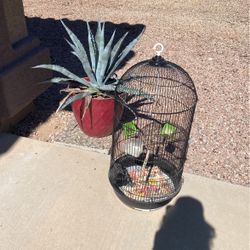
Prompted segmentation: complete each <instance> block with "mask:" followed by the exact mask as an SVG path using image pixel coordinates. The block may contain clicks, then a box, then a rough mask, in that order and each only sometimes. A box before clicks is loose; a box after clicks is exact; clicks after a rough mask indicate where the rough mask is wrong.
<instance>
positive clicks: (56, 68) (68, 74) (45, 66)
mask: <svg viewBox="0 0 250 250" xmlns="http://www.w3.org/2000/svg"><path fill="white" fill-rule="evenodd" d="M33 68H34V69H49V70H53V71H56V72H59V73H61V74H63V75H64V76H66V77H68V78H70V79H72V80H74V81H76V82H79V83H81V84H83V85H85V86H89V82H88V81H86V80H84V79H82V78H80V77H79V76H77V75H75V74H74V73H72V72H70V71H69V70H67V69H65V68H64V67H62V66H59V65H53V64H41V65H37V66H34V67H33Z"/></svg>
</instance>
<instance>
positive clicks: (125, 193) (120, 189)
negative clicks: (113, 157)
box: [109, 155, 180, 210]
mask: <svg viewBox="0 0 250 250" xmlns="http://www.w3.org/2000/svg"><path fill="white" fill-rule="evenodd" d="M139 162H141V161H140V159H139V160H138V158H135V157H132V156H129V155H125V156H122V157H121V158H119V159H117V161H116V163H118V164H120V165H122V166H123V167H124V168H126V171H127V173H128V175H129V176H130V182H129V183H126V184H122V185H117V183H116V182H115V180H114V178H113V176H111V175H109V180H110V183H111V185H112V186H113V189H114V191H115V193H116V195H117V197H118V198H119V199H120V200H121V201H122V202H123V203H124V204H126V205H127V206H129V207H131V208H134V209H139V210H153V209H157V208H160V207H162V206H164V205H166V204H168V203H169V202H170V201H171V200H172V198H173V197H174V196H176V195H177V193H178V192H179V190H180V186H178V185H176V182H175V181H174V176H171V174H173V171H172V170H173V166H171V164H170V163H169V162H168V161H167V160H166V159H162V158H158V159H156V160H155V161H154V166H152V167H151V168H152V169H153V170H152V172H151V175H150V178H149V179H148V180H147V181H145V179H146V177H147V175H148V172H149V170H148V169H150V167H149V168H148V169H144V168H142V166H140V165H138V163H139ZM163 165H164V169H165V171H162V170H161V169H160V166H161V167H163ZM166 169H168V170H171V171H166ZM135 172H136V173H135ZM155 179H158V180H160V181H159V182H158V183H156V184H155V183H154V180H155ZM150 180H152V182H150ZM153 188H157V189H155V191H154V189H153Z"/></svg>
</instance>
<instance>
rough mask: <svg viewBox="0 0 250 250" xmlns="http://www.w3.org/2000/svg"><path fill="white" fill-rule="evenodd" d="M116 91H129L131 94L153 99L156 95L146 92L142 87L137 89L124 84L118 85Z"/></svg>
mask: <svg viewBox="0 0 250 250" xmlns="http://www.w3.org/2000/svg"><path fill="white" fill-rule="evenodd" d="M116 91H117V92H119V93H127V94H130V95H136V96H142V97H144V98H147V99H150V100H152V101H154V97H153V95H151V94H147V93H146V92H144V91H142V90H140V89H135V88H131V87H127V86H124V85H121V84H120V85H117V88H116Z"/></svg>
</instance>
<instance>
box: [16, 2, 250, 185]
mask: <svg viewBox="0 0 250 250" xmlns="http://www.w3.org/2000/svg"><path fill="white" fill-rule="evenodd" d="M23 2H24V7H25V14H26V16H27V23H28V28H29V30H30V33H32V34H33V35H35V36H38V37H39V38H40V39H41V42H42V44H44V45H45V46H47V47H49V48H50V50H51V56H52V60H53V62H56V63H57V64H60V65H63V66H67V67H69V68H70V69H72V70H73V71H74V72H76V73H77V72H80V70H81V69H80V68H79V65H78V64H77V63H76V61H75V59H74V58H73V57H72V56H71V55H70V54H69V50H68V47H67V44H66V43H65V42H64V39H63V37H64V36H65V33H64V31H63V30H62V28H61V26H60V23H59V21H58V20H59V19H62V18H64V19H65V20H66V21H67V22H68V24H69V26H70V27H71V28H72V29H73V30H74V31H77V33H78V34H79V35H80V37H82V39H86V36H84V35H83V34H84V32H83V31H84V28H83V27H84V25H83V24H84V21H93V22H95V21H98V20H105V21H109V22H110V27H111V26H114V25H115V26H117V25H118V24H119V25H118V26H119V27H121V28H122V29H123V30H129V29H132V34H133V32H134V33H136V32H138V28H140V27H141V24H143V25H145V26H146V32H145V34H144V36H143V37H142V38H141V40H140V42H139V43H138V45H137V46H136V48H135V51H134V52H135V53H134V54H132V55H131V60H129V61H128V62H127V64H126V65H124V67H123V68H122V69H120V70H119V71H118V75H122V74H123V72H125V71H126V70H127V69H128V68H129V67H130V66H132V65H133V64H135V63H137V62H139V61H141V60H144V59H148V58H151V57H152V56H153V51H152V47H153V46H154V44H155V43H156V42H161V43H163V45H164V46H165V48H166V50H165V51H164V54H163V56H164V57H165V58H167V59H168V60H170V61H172V62H175V63H176V64H179V65H180V66H182V67H183V68H184V69H185V70H187V71H188V72H189V74H190V75H191V77H192V78H193V80H194V83H195V84H196V87H197V92H198V96H199V102H198V106H197V111H196V114H195V119H194V123H193V128H192V133H191V138H192V140H191V141H192V142H191V145H190V147H189V152H188V159H187V161H186V164H185V171H187V172H190V173H194V174H199V175H203V176H207V177H212V178H216V179H219V180H225V181H229V182H232V183H235V184H240V185H248V186H249V184H250V182H249V171H248V169H249V156H248V148H249V123H248V119H247V117H249V109H248V108H249V107H248V105H249V99H248V96H249V92H248V86H247V83H248V3H247V1H234V0H229V1H216V0H212V1H209V2H204V1H201V0H199V1H192V0H190V1H163V0H155V1H142V0H139V1H132V0H127V1H119V2H117V1H114V0H106V1H101V0H93V1H83V0H75V1H65V0H50V1H47V0H40V1H39V4H38V3H37V1H36V0H24V1H23ZM134 24H137V25H134ZM138 24H139V25H138ZM59 89H60V88H59V87H57V86H53V87H51V88H50V89H49V91H46V92H45V93H44V94H43V95H42V96H40V97H39V98H37V99H36V100H35V105H36V111H35V112H34V113H32V114H30V115H29V116H28V117H27V118H26V119H25V120H23V121H22V122H20V123H19V124H18V125H17V126H15V128H13V130H12V132H13V133H15V134H18V135H23V136H28V137H31V138H35V139H38V140H44V141H49V142H54V141H60V142H65V143H70V144H78V145H83V146H88V147H94V148H101V149H109V147H110V143H111V138H110V137H108V138H104V139H93V138H89V137H87V136H85V135H84V134H83V133H82V132H81V131H80V130H79V128H78V127H75V120H74V118H73V114H72V113H71V112H70V110H66V111H62V112H59V113H55V109H56V106H57V105H58V101H59V100H60V99H61V98H62V96H60V94H59ZM74 127H75V128H74Z"/></svg>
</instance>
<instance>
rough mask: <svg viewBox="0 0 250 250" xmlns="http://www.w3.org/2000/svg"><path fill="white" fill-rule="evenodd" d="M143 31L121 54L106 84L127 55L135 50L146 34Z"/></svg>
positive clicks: (107, 77)
mask: <svg viewBox="0 0 250 250" xmlns="http://www.w3.org/2000/svg"><path fill="white" fill-rule="evenodd" d="M144 30H145V29H143V30H142V31H141V33H140V34H139V35H138V36H137V37H136V38H135V39H134V40H133V41H131V42H130V43H129V44H128V45H127V46H126V48H125V49H124V50H123V51H122V52H121V53H120V55H119V56H118V59H117V61H116V63H115V64H114V66H113V68H111V70H110V71H109V72H108V74H107V76H106V78H105V80H104V84H105V83H106V82H107V81H108V79H109V78H110V77H112V75H113V74H114V72H115V70H116V69H117V67H118V66H119V65H120V63H121V62H122V61H123V59H124V58H125V57H126V56H127V54H128V53H129V52H130V51H131V50H132V49H133V47H134V46H135V44H136V43H137V42H138V40H139V39H140V37H141V36H142V34H143V33H144Z"/></svg>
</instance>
